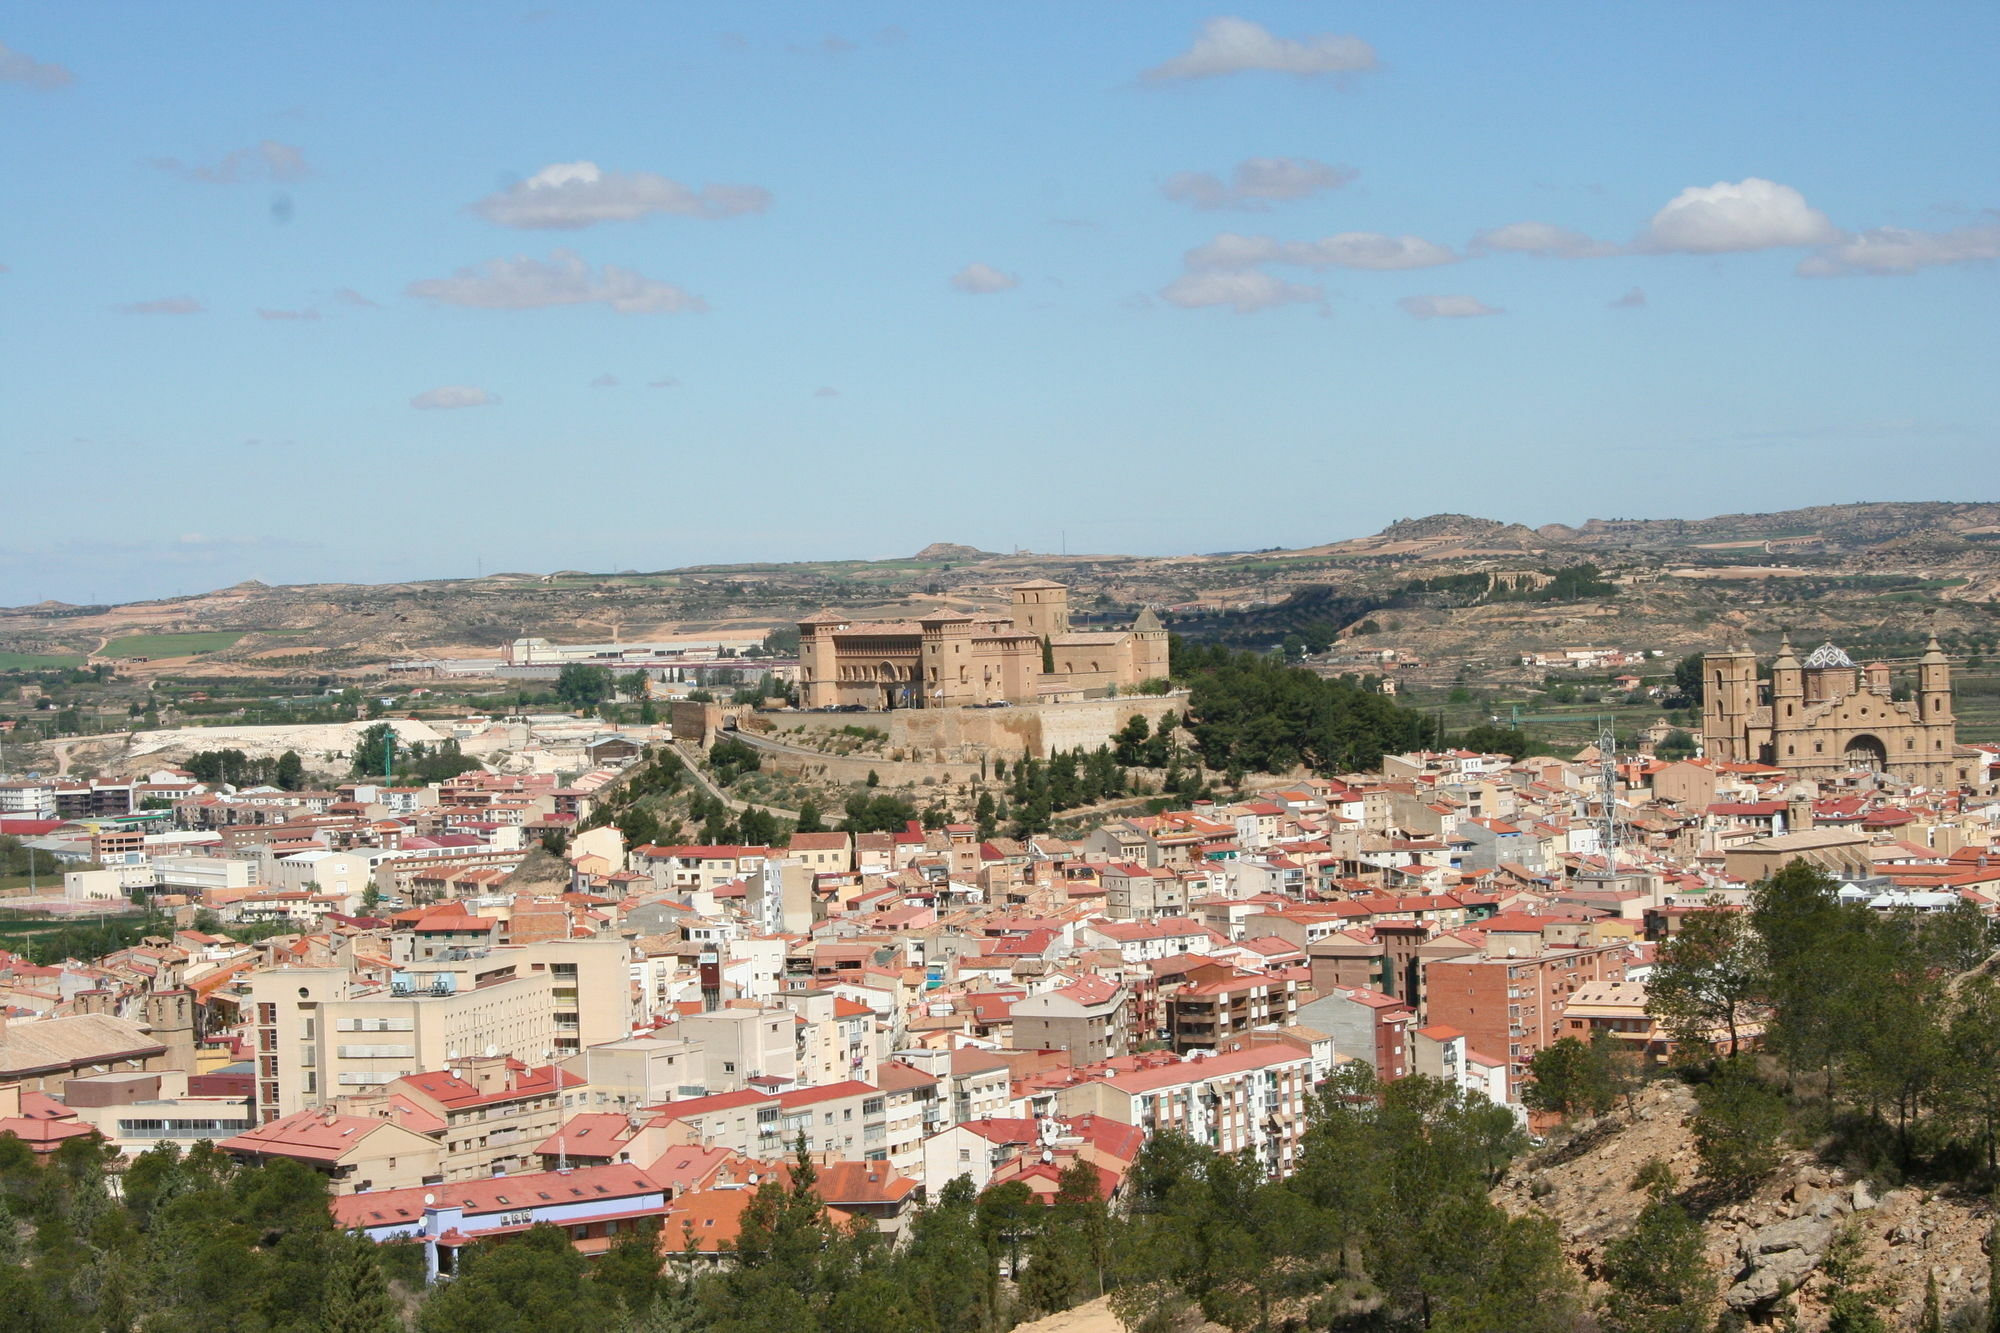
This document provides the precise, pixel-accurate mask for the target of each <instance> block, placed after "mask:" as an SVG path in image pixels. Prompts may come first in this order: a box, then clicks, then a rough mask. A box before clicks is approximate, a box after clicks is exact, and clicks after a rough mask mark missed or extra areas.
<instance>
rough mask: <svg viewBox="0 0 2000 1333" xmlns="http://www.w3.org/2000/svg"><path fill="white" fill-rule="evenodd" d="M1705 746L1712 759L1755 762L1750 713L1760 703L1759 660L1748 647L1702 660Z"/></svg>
mask: <svg viewBox="0 0 2000 1333" xmlns="http://www.w3.org/2000/svg"><path fill="white" fill-rule="evenodd" d="M1701 675H1702V697H1701V734H1702V744H1703V747H1704V748H1705V749H1706V751H1707V753H1708V756H1709V758H1711V759H1720V760H1724V761H1727V762H1734V763H1744V762H1749V761H1754V760H1755V758H1756V756H1755V755H1752V754H1749V753H1747V751H1748V750H1749V748H1750V735H1749V733H1750V710H1751V708H1752V707H1753V706H1754V705H1755V704H1756V702H1757V659H1756V658H1755V657H1754V656H1753V655H1752V654H1751V652H1750V650H1749V649H1748V648H1727V649H1724V650H1723V651H1722V652H1719V653H1704V654H1702V658H1701Z"/></svg>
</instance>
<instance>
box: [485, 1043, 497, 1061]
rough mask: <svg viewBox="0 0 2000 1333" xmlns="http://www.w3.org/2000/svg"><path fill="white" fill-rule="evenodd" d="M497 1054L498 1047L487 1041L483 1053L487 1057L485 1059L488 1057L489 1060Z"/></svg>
mask: <svg viewBox="0 0 2000 1333" xmlns="http://www.w3.org/2000/svg"><path fill="white" fill-rule="evenodd" d="M498 1054H500V1048H499V1047H498V1046H495V1045H494V1044H493V1043H492V1042H490V1041H489V1042H487V1043H486V1051H485V1055H486V1058H487V1059H489V1060H491V1059H492V1058H493V1057H494V1056H496V1055H498Z"/></svg>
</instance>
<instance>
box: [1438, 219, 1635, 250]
mask: <svg viewBox="0 0 2000 1333" xmlns="http://www.w3.org/2000/svg"><path fill="white" fill-rule="evenodd" d="M1471 249H1472V250H1473V251H1474V252H1475V253H1477V254H1516V255H1541V256H1543V257H1545V258H1550V259H1595V258H1598V257H1600V256H1603V255H1615V254H1617V253H1618V247H1617V246H1615V245H1612V244H1611V243H1610V242H1608V241H1600V240H1596V239H1594V238H1592V237H1589V236H1586V235H1584V234H1583V233H1582V232H1580V231H1571V230H1570V229H1569V228H1568V227H1558V226H1557V225H1556V224H1555V223H1553V222H1510V223H1508V224H1507V225H1506V226H1504V227H1489V228H1488V229H1487V230H1485V231H1482V232H1480V233H1479V234H1478V235H1477V236H1474V237H1473V238H1472V246H1471Z"/></svg>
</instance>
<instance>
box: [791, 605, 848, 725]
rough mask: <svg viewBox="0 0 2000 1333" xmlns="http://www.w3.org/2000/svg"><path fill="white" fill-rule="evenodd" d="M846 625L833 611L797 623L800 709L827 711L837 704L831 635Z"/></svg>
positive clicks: (838, 672) (837, 682) (837, 684)
mask: <svg viewBox="0 0 2000 1333" xmlns="http://www.w3.org/2000/svg"><path fill="white" fill-rule="evenodd" d="M847 625H848V621H847V618H846V617H844V616H840V615H836V614H835V613H834V612H832V611H819V612H816V613H814V614H813V615H810V616H807V617H806V618H805V619H804V620H801V621H800V622H799V706H800V707H802V708H826V707H830V706H832V705H834V704H837V703H839V702H840V684H839V675H840V666H839V662H838V660H837V658H836V656H835V653H836V648H835V645H834V640H833V632H834V631H835V630H840V629H846V628H847Z"/></svg>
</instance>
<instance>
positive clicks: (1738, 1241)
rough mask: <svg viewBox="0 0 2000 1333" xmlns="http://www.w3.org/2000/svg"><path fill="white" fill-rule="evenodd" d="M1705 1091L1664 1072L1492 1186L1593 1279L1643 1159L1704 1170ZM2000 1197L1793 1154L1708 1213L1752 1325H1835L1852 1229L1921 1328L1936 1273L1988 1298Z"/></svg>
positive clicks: (1943, 1291) (1896, 1315) (1718, 1272)
mask: <svg viewBox="0 0 2000 1333" xmlns="http://www.w3.org/2000/svg"><path fill="white" fill-rule="evenodd" d="M1694 1110H1695V1104H1694V1097H1693V1095H1692V1094H1691V1093H1690V1092H1689V1090H1688V1089H1687V1088H1685V1087H1683V1086H1681V1085H1680V1084H1678V1083H1675V1082H1671V1081H1663V1082H1660V1083H1655V1084H1652V1085H1651V1086H1649V1087H1647V1088H1646V1089H1645V1090H1643V1091H1642V1092H1640V1093H1639V1094H1638V1096H1637V1097H1636V1098H1635V1099H1634V1102H1633V1104H1632V1105H1631V1106H1630V1107H1628V1108H1625V1109H1621V1110H1619V1111H1616V1112H1614V1113H1612V1114H1611V1115H1608V1116H1602V1117H1599V1118H1598V1119H1596V1120H1593V1121H1589V1122H1585V1123H1583V1124H1579V1125H1576V1126H1573V1127H1571V1128H1570V1129H1569V1130H1566V1131H1563V1132H1562V1133H1560V1134H1559V1135H1557V1136H1555V1137H1554V1141H1552V1142H1551V1143H1550V1144H1549V1145H1548V1146H1547V1147H1546V1148H1544V1149H1543V1150H1542V1151H1541V1152H1539V1153H1536V1154H1534V1155H1533V1156H1531V1157H1528V1158H1524V1159H1523V1160H1522V1161H1521V1162H1520V1163H1518V1164H1517V1165H1516V1166H1515V1168H1514V1169H1513V1170H1511V1171H1510V1172H1509V1173H1508V1175H1507V1177H1506V1179H1504V1180H1503V1181H1502V1182H1501V1183H1500V1185H1499V1186H1498V1187H1496V1188H1495V1190H1494V1197H1495V1199H1496V1200H1497V1201H1498V1202H1499V1203H1500V1204H1501V1205H1502V1206H1504V1207H1506V1208H1508V1209H1510V1210H1512V1211H1515V1212H1540V1213H1546V1214H1547V1215H1548V1216H1550V1217H1551V1218H1553V1219H1554V1220H1555V1222H1556V1224H1557V1226H1558V1227H1559V1228H1560V1229H1561V1233H1562V1237H1563V1247H1564V1249H1565V1250H1566V1251H1567V1252H1568V1254H1569V1256H1570V1258H1571V1259H1572V1261H1573V1262H1574V1263H1575V1264H1576V1266H1577V1268H1578V1269H1579V1271H1580V1272H1581V1273H1582V1274H1583V1276H1584V1277H1585V1278H1586V1279H1594V1278H1596V1277H1597V1275H1598V1274H1599V1272H1600V1270H1601V1265H1602V1263H1603V1258H1604V1250H1605V1247H1606V1246H1608V1245H1609V1244H1611V1243H1612V1242H1613V1241H1615V1240H1617V1239H1618V1238H1619V1237H1621V1236H1623V1235H1625V1234H1626V1233H1627V1232H1628V1231H1629V1230H1630V1229H1631V1227H1632V1224H1633V1223H1634V1222H1635V1221H1636V1220H1637V1219H1638V1216H1639V1213H1640V1211H1641V1210H1642V1209H1643V1208H1644V1207H1645V1206H1646V1203H1647V1198H1648V1196H1647V1195H1646V1193H1645V1192H1644V1191H1643V1190H1641V1189H1639V1188H1638V1185H1637V1179H1636V1178H1637V1176H1638V1174H1639V1170H1640V1168H1641V1167H1642V1166H1643V1165H1645V1164H1646V1163H1648V1162H1651V1161H1655V1160H1657V1161H1660V1162H1664V1163H1666V1164H1667V1166H1668V1167H1669V1168H1671V1169H1672V1171H1673V1173H1674V1176H1675V1178H1676V1179H1677V1180H1678V1182H1679V1183H1680V1185H1681V1186H1683V1187H1685V1186H1687V1185H1689V1184H1691V1183H1692V1182H1694V1181H1695V1180H1696V1179H1697V1177H1698V1176H1699V1173H1700V1163H1699V1160H1698V1158H1697V1157H1696V1154H1695V1150H1694V1140H1693V1135H1692V1133H1691V1132H1690V1124H1689V1122H1690V1121H1691V1119H1692V1117H1693V1114H1694ZM1993 1220H1994V1214H1993V1209H1992V1205H1991V1203H1990V1201H1989V1199H1988V1198H1987V1196H1986V1195H1985V1194H1984V1193H1983V1192H1978V1191H1965V1192H1960V1191H1956V1190H1951V1189H1944V1190H1923V1189H1915V1188H1901V1189H1884V1188H1882V1187H1881V1186H1879V1185H1878V1184H1877V1183H1875V1182H1873V1181H1870V1180H1867V1179H1862V1178H1857V1177H1855V1176H1854V1175H1852V1174H1851V1173H1849V1172H1847V1171H1844V1170H1841V1169H1839V1168H1837V1167H1833V1166H1829V1165H1827V1164H1825V1163H1823V1162H1821V1161H1819V1160H1817V1159H1816V1158H1815V1157H1813V1156H1812V1154H1810V1153H1806V1152H1794V1153H1791V1154H1789V1155H1788V1156H1787V1157H1786V1158H1785V1160H1784V1161H1783V1162H1782V1163H1781V1164H1780V1166H1779V1168H1778V1169H1777V1170H1776V1171H1774V1172H1773V1173H1772V1174H1771V1176H1770V1177H1769V1179H1767V1180H1766V1181H1765V1182H1764V1183H1763V1184H1762V1185H1761V1186H1760V1187H1759V1188H1758V1189H1757V1190H1755V1191H1754V1192H1752V1193H1751V1194H1750V1195H1749V1196H1748V1197H1746V1198H1743V1199H1740V1200H1738V1201H1736V1202H1733V1203H1729V1204H1727V1205H1724V1206H1722V1207H1719V1208H1716V1209H1714V1210H1713V1211H1711V1212H1709V1213H1707V1214H1706V1215H1705V1216H1704V1217H1703V1218H1702V1224H1703V1230H1704V1232H1705V1235H1706V1238H1707V1245H1706V1251H1707V1256H1708V1262H1709V1264H1710V1266H1711V1268H1712V1270H1713V1272H1714V1274H1715V1278H1716V1285H1717V1290H1718V1292H1719V1293H1720V1295H1721V1300H1722V1304H1723V1306H1724V1307H1725V1308H1728V1309H1730V1310H1734V1311H1736V1312H1738V1313H1739V1314H1740V1315H1741V1316H1742V1317H1744V1318H1746V1319H1747V1320H1749V1321H1750V1322H1751V1324H1752V1325H1753V1326H1756V1325H1763V1324H1767V1323H1774V1322H1775V1323H1780V1324H1782V1323H1783V1322H1784V1321H1785V1320H1787V1319H1795V1320H1796V1325H1795V1326H1796V1327H1797V1328H1798V1329H1799V1330H1801V1333H1818V1331H1819V1330H1823V1329H1825V1327H1826V1321H1827V1313H1828V1311H1827V1300H1828V1298H1829V1296H1830V1294H1831V1290H1832V1288H1831V1286H1830V1283H1829V1279H1828V1278H1827V1277H1826V1276H1825V1275H1824V1273H1823V1265H1824V1263H1825V1261H1826V1256H1827V1253H1828V1251H1829V1249H1831V1248H1832V1247H1833V1245H1834V1243H1835V1241H1836V1239H1837V1238H1839V1237H1840V1236H1841V1235H1842V1234H1843V1233H1847V1234H1848V1235H1849V1236H1850V1237H1851V1240H1852V1243H1853V1245H1854V1247H1855V1255H1856V1259H1857V1260H1858V1262H1859V1263H1861V1264H1862V1265H1863V1266H1865V1267H1866V1268H1867V1269H1868V1270H1869V1272H1870V1274H1871V1277H1870V1279H1869V1280H1870V1281H1871V1283H1874V1284H1879V1285H1880V1286H1882V1287H1883V1288H1885V1289H1886V1290H1887V1291H1888V1292H1889V1293H1891V1299H1892V1322H1893V1324H1894V1326H1895V1327H1913V1326H1914V1324H1915V1321H1916V1319H1917V1317H1918V1316H1919V1315H1920V1314H1921V1312H1922V1308H1923V1301H1924V1290H1925V1287H1926V1285H1927V1283H1928V1282H1929V1281H1930V1280H1931V1279H1932V1278H1935V1280H1936V1282H1937V1287H1938V1293H1939V1296H1940V1298H1941V1300H1942V1303H1943V1307H1944V1310H1945V1311H1946V1313H1947V1314H1949V1313H1950V1312H1952V1311H1954V1310H1959V1309H1963V1308H1965V1307H1967V1306H1974V1305H1977V1304H1979V1303H1981V1302H1983V1301H1984V1300H1985V1299H1986V1270H1987V1261H1986V1252H1985V1251H1986V1239H1987V1235H1988V1232H1989V1230H1990V1229H1991V1227H1992V1226H1993Z"/></svg>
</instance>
